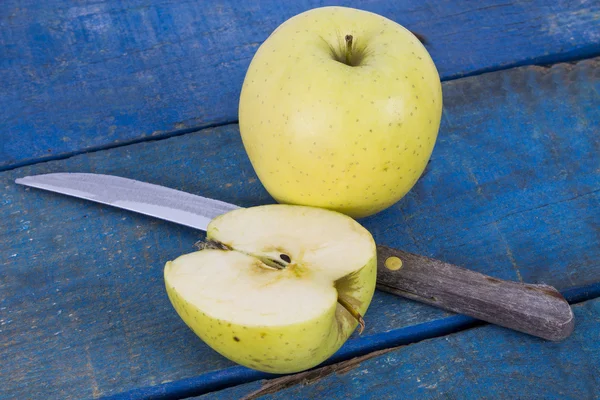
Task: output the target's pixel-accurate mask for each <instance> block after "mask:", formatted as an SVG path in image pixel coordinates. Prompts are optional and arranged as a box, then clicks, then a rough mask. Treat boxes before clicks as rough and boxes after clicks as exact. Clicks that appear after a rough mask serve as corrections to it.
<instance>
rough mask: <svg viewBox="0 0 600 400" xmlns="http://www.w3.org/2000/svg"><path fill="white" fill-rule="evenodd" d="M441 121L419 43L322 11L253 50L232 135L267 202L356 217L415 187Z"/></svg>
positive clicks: (375, 23) (390, 26)
mask: <svg viewBox="0 0 600 400" xmlns="http://www.w3.org/2000/svg"><path fill="white" fill-rule="evenodd" d="M441 113H442V88H441V83H440V78H439V75H438V72H437V69H436V67H435V65H434V62H433V61H432V59H431V57H430V55H429V53H428V52H427V50H426V49H425V47H424V46H423V45H422V43H421V42H420V41H419V39H418V38H417V37H416V36H415V35H413V34H412V33H411V32H410V31H408V30H407V29H405V28H404V27H402V26H401V25H399V24H397V23H396V22H394V21H391V20H389V19H387V18H384V17H383V16H380V15H377V14H373V13H370V12H366V11H362V10H357V9H352V8H346V7H322V8H316V9H312V10H309V11H306V12H304V13H302V14H299V15H296V16H294V17H292V18H290V19H289V20H287V21H285V22H284V23H283V24H282V25H280V26H279V27H278V28H277V29H276V30H275V31H274V32H273V33H272V34H271V35H270V36H269V38H267V40H266V41H265V42H264V43H263V44H262V45H261V46H260V47H259V49H258V50H257V52H256V54H255V55H254V57H253V59H252V62H251V64H250V66H249V68H248V71H247V73H246V76H245V79H244V83H243V86H242V91H241V95H240V102H239V126H240V133H241V137H242V140H243V143H244V147H245V150H246V152H247V154H248V157H249V159H250V161H251V163H252V166H253V168H254V170H255V171H256V174H257V175H258V177H259V179H260V181H261V183H262V184H263V185H264V186H265V188H266V189H267V191H268V192H269V193H270V194H271V196H273V198H274V199H275V200H277V201H278V202H280V203H287V204H302V205H310V206H316V207H323V208H329V209H332V210H337V211H340V212H343V213H346V214H348V215H350V216H352V217H355V218H360V217H365V216H368V215H372V214H374V213H377V212H379V211H381V210H383V209H385V208H387V207H389V206H391V205H392V204H394V203H396V202H397V201H398V200H399V199H401V198H402V197H403V196H404V195H405V194H406V193H407V192H408V191H409V190H410V189H411V188H412V187H413V185H414V184H415V183H416V182H417V180H418V178H419V177H420V176H421V174H422V173H423V171H424V169H425V167H426V165H427V162H428V160H429V158H430V156H431V153H432V151H433V148H434V144H435V142H436V138H437V133H438V129H439V125H440V119H441Z"/></svg>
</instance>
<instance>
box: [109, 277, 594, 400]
mask: <svg viewBox="0 0 600 400" xmlns="http://www.w3.org/2000/svg"><path fill="white" fill-rule="evenodd" d="M561 294H562V295H563V296H564V297H565V299H566V300H567V301H568V302H569V304H571V305H575V304H578V303H582V302H585V301H588V300H593V299H596V298H600V282H597V283H594V284H591V285H587V286H581V287H577V288H571V289H567V290H564V291H561ZM484 325H488V324H487V323H485V322H483V321H479V320H476V319H475V318H471V317H467V316H464V315H460V314H455V315H452V316H450V317H446V318H444V319H441V320H435V321H430V322H425V323H422V324H418V325H415V326H410V327H406V328H403V329H400V330H398V331H390V332H383V333H379V334H374V335H371V336H370V337H368V338H365V340H364V341H361V340H356V341H354V342H347V345H345V346H344V347H342V349H340V350H339V351H338V353H336V354H335V355H334V356H333V357H331V358H330V359H329V360H328V361H326V362H325V363H324V364H323V365H322V366H320V367H316V368H313V369H311V370H308V371H304V372H300V373H297V374H291V375H284V376H280V375H273V374H267V373H263V372H259V371H254V370H250V369H248V368H245V367H241V366H236V367H231V368H228V369H226V370H222V371H215V372H210V373H206V374H203V375H200V376H198V377H192V378H187V379H181V380H177V381H173V382H168V383H163V384H160V385H156V386H150V387H145V388H139V389H133V390H130V391H127V392H123V393H119V394H116V395H114V396H110V397H106V398H105V399H107V400H108V399H110V400H121V399H123V400H124V399H127V400H137V399H140V400H141V399H153V400H159V399H160V400H176V399H186V398H190V397H195V396H201V395H204V394H207V393H211V392H217V391H219V390H223V389H227V388H231V387H234V386H238V385H242V384H247V383H252V382H256V381H261V380H265V383H264V385H263V386H262V387H261V388H260V389H259V390H257V391H255V392H253V393H250V394H249V395H248V396H247V397H246V398H244V399H245V400H250V399H256V398H259V397H260V396H264V395H267V394H270V393H275V392H277V391H279V390H282V389H285V388H288V387H291V386H294V385H297V384H301V383H307V382H308V383H314V382H317V381H318V380H319V379H322V378H324V377H326V376H328V375H330V374H333V373H339V374H344V373H346V372H348V371H350V370H352V369H354V368H356V367H358V366H359V365H360V363H361V362H363V361H366V360H368V359H371V358H374V357H377V356H380V355H382V354H385V353H388V352H391V351H394V350H397V349H398V348H400V347H403V346H407V345H411V344H416V343H419V342H422V341H424V340H429V339H435V338H439V337H443V336H447V335H451V334H455V333H460V332H464V331H467V330H469V329H473V328H476V327H479V326H484ZM575 329H577V321H575ZM566 340H568V339H566ZM357 342H358V343H357ZM365 342H366V343H365Z"/></svg>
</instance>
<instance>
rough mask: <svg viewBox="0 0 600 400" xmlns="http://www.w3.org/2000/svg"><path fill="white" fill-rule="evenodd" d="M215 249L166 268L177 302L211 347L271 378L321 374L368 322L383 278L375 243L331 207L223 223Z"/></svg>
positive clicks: (212, 239)
mask: <svg viewBox="0 0 600 400" xmlns="http://www.w3.org/2000/svg"><path fill="white" fill-rule="evenodd" d="M206 239H207V240H206V245H205V246H204V248H203V249H202V250H200V251H196V252H193V253H190V254H185V255H182V256H180V257H178V258H177V259H175V260H174V261H169V262H167V263H166V265H165V269H164V278H165V285H166V290H167V294H168V296H169V299H170V301H171V303H172V304H173V307H174V308H175V310H176V311H177V313H178V314H179V316H180V317H181V318H182V319H183V321H184V322H185V323H186V324H187V325H188V326H189V327H190V328H191V329H192V330H193V331H194V332H195V333H196V334H197V335H198V336H199V337H200V338H201V339H202V340H203V341H204V342H205V343H206V344H208V345H209V346H210V347H211V348H213V349H214V350H215V351H217V352H219V353H220V354H221V355H223V356H225V357H227V358H228V359H230V360H232V361H234V362H236V363H238V364H241V365H244V366H246V367H249V368H252V369H256V370H260V371H264V372H269V373H293V372H299V371H303V370H306V369H309V368H312V367H314V366H316V365H318V364H320V363H322V362H323V361H325V360H326V359H328V358H329V357H330V356H331V355H333V354H334V353H335V352H336V351H337V350H338V349H339V348H340V347H341V346H342V345H343V344H344V342H345V341H346V340H347V339H348V337H349V336H350V335H351V334H352V332H353V331H354V330H355V329H356V327H357V326H358V324H359V320H362V317H361V316H362V315H364V314H365V312H366V311H367V308H368V307H369V304H370V302H371V299H372V297H373V293H374V291H375V285H376V279H377V251H376V246H375V241H374V240H373V237H372V236H371V234H370V233H369V231H368V230H366V229H365V228H364V227H363V226H361V225H360V224H359V223H358V222H356V221H355V220H353V219H352V218H350V217H348V216H346V215H344V214H341V213H338V212H336V211H330V210H326V209H321V208H315V207H309V206H295V205H282V204H274V205H266V206H258V207H252V208H243V209H238V210H234V211H231V212H228V213H226V214H223V215H220V216H219V217H217V218H215V219H214V220H212V221H211V223H210V224H209V226H208V229H207V237H206Z"/></svg>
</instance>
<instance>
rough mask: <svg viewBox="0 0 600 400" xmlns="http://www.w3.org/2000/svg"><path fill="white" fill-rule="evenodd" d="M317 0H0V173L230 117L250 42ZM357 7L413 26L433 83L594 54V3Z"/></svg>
mask: <svg viewBox="0 0 600 400" xmlns="http://www.w3.org/2000/svg"><path fill="white" fill-rule="evenodd" d="M327 3H329V2H321V1H317V2H314V1H308V0H302V1H295V2H288V3H286V4H285V6H282V5H281V3H279V2H277V1H275V0H260V1H258V0H253V1H237V0H221V1H217V2H190V1H186V2H182V1H175V0H165V1H161V2H156V1H153V0H132V1H127V2H124V3H123V2H113V1H108V0H99V1H95V2H93V3H85V2H84V3H81V2H78V3H76V4H74V3H72V2H70V1H68V0H48V1H43V2H40V1H33V0H8V1H4V2H3V3H2V11H1V12H0V26H2V29H0V82H2V85H0V109H2V110H3V112H2V113H1V115H0V142H2V143H3V146H2V147H0V170H3V169H10V168H14V167H16V166H21V165H26V164H32V163H35V162H38V161H40V160H50V159H58V158H64V157H65V156H68V155H72V154H76V153H81V152H85V151H89V150H91V149H103V148H107V147H111V146H115V145H119V144H123V143H131V142H135V141H141V140H148V139H156V138H162V137H166V136H170V135H175V134H181V133H184V132H189V131H191V130H197V129H199V128H201V127H206V126H212V125H215V124H223V123H226V122H235V121H236V120H237V105H238V96H239V91H240V88H241V84H242V80H243V77H244V73H245V71H246V69H247V67H248V64H249V62H250V60H251V57H252V56H253V55H254V53H255V52H256V50H257V48H258V46H259V45H260V43H262V42H263V41H264V40H265V39H266V38H267V36H268V35H269V34H270V33H271V32H272V31H273V30H274V29H275V28H276V27H277V26H278V25H279V24H281V23H282V22H283V21H285V20H286V19H288V18H289V17H291V16H293V15H295V14H298V13H300V12H302V11H305V10H307V9H310V8H313V7H317V6H320V5H324V4H327ZM338 4H339V5H347V6H353V5H354V6H356V2H352V1H342V2H338ZM362 6H363V7H364V8H365V9H367V10H368V11H373V12H376V13H379V14H381V15H384V16H386V17H388V18H390V19H392V20H395V21H397V22H399V23H401V24H403V25H405V26H407V27H408V28H409V29H412V30H415V31H418V32H419V33H420V34H422V35H424V36H425V37H426V38H427V40H428V48H429V50H430V52H431V54H432V57H433V58H434V60H435V62H436V64H437V65H438V68H439V70H440V74H441V76H442V78H444V79H451V78H455V77H459V76H464V75H470V74H476V73H480V72H483V71H490V70H495V69H499V68H507V67H509V66H515V65H523V64H533V63H538V64H546V63H552V62H558V61H565V60H573V59H579V58H584V57H590V56H592V55H597V54H600V44H599V43H600V42H599V41H598V29H597V20H598V18H599V16H600V4H599V3H598V2H596V1H579V2H573V1H568V0H559V1H555V2H553V3H552V7H549V6H548V5H547V2H546V1H544V0H535V1H530V2H500V1H498V0H482V1H478V2H476V3H473V2H467V1H461V2H456V1H452V0H444V1H433V0H427V1H424V2H414V1H412V0H401V1H394V2H389V1H385V0H376V1H371V2H368V4H363V5H362ZM467 49H468V51H467Z"/></svg>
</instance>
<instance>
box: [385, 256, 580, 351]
mask: <svg viewBox="0 0 600 400" xmlns="http://www.w3.org/2000/svg"><path fill="white" fill-rule="evenodd" d="M377 258H378V261H377V289H379V290H383V291H385V292H388V293H393V294H397V295H399V296H402V297H407V298H409V299H411V300H416V301H420V302H423V303H426V304H431V305H432V306H435V307H440V308H443V309H444V310H448V311H452V312H456V313H460V314H464V315H468V316H471V317H474V318H477V319H480V320H483V321H486V322H491V323H493V324H496V325H500V326H503V327H505V328H510V329H515V330H517V331H520V332H524V333H528V334H530V335H533V336H537V337H541V338H544V339H548V340H555V341H558V340H563V339H565V338H567V337H568V336H569V335H570V334H571V333H572V332H573V328H574V326H575V320H574V319H573V312H572V311H571V307H570V306H569V303H567V301H566V300H565V298H564V297H563V296H562V295H561V294H560V292H558V291H557V290H556V289H555V288H554V287H552V286H548V285H533V284H526V283H522V282H513V281H506V280H502V279H497V278H493V277H491V276H489V275H484V274H481V273H479V272H475V271H471V270H469V269H467V268H461V267H458V266H456V265H452V264H448V263H445V262H442V261H440V260H435V259H432V258H429V257H424V256H421V255H418V254H413V253H408V252H406V251H402V250H398V249H392V248H390V247H387V246H378V247H377ZM390 259H397V260H399V261H400V262H401V263H402V266H401V268H400V269H398V270H391V269H389V268H388V267H387V266H386V264H387V261H388V260H390Z"/></svg>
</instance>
